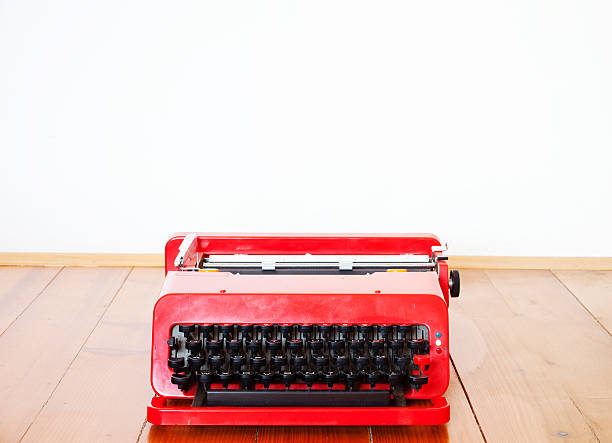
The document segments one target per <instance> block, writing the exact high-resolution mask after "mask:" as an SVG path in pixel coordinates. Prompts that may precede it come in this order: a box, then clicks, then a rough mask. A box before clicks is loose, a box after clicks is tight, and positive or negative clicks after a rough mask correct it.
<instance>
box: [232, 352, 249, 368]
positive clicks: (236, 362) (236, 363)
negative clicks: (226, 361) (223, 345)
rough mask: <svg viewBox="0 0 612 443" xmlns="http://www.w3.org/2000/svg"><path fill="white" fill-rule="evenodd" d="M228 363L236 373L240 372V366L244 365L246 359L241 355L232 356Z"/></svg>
mask: <svg viewBox="0 0 612 443" xmlns="http://www.w3.org/2000/svg"><path fill="white" fill-rule="evenodd" d="M230 362H231V363H232V366H233V367H234V368H235V369H234V370H235V371H238V370H240V366H242V365H243V364H245V363H246V357H245V356H244V355H242V354H240V355H234V356H233V357H230Z"/></svg>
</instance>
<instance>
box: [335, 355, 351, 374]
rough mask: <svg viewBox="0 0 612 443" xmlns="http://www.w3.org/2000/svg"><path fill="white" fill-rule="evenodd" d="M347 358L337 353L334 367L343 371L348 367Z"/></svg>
mask: <svg viewBox="0 0 612 443" xmlns="http://www.w3.org/2000/svg"><path fill="white" fill-rule="evenodd" d="M348 365H349V358H348V357H347V356H346V355H339V356H337V357H336V367H337V368H338V371H340V372H344V371H346V369H347V368H348Z"/></svg>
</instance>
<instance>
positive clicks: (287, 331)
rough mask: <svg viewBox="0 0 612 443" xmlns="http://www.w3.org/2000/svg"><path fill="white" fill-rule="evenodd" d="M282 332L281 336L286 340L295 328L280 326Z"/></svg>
mask: <svg viewBox="0 0 612 443" xmlns="http://www.w3.org/2000/svg"><path fill="white" fill-rule="evenodd" d="M280 332H281V335H282V336H283V337H284V338H287V337H289V335H290V334H291V333H292V332H293V326H291V325H280Z"/></svg>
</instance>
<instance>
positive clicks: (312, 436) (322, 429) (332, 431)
mask: <svg viewBox="0 0 612 443" xmlns="http://www.w3.org/2000/svg"><path fill="white" fill-rule="evenodd" d="M330 414H333V411H330ZM303 441H309V442H347V443H351V442H364V443H368V442H369V441H370V435H369V431H368V427H367V426H260V427H259V432H258V433H257V443H283V442H289V443H292V442H303Z"/></svg>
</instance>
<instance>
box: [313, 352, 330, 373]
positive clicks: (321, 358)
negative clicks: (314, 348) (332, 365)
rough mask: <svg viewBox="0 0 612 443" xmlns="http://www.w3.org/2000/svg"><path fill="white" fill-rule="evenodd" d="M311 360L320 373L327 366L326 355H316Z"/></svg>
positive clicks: (327, 359) (327, 358)
mask: <svg viewBox="0 0 612 443" xmlns="http://www.w3.org/2000/svg"><path fill="white" fill-rule="evenodd" d="M313 360H314V364H315V366H316V367H317V369H318V370H319V371H322V370H323V369H324V368H325V367H326V366H327V365H328V364H329V356H327V355H317V356H316V357H314V358H313Z"/></svg>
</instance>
